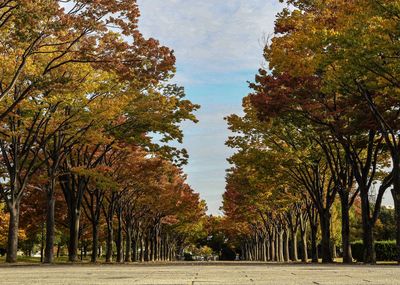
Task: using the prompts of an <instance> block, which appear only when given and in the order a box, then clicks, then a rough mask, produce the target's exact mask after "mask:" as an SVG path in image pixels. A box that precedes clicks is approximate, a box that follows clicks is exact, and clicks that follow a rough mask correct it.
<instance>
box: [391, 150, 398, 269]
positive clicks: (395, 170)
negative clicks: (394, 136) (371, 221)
mask: <svg viewBox="0 0 400 285" xmlns="http://www.w3.org/2000/svg"><path fill="white" fill-rule="evenodd" d="M392 173H393V188H392V197H393V201H394V211H395V220H396V260H397V262H398V263H400V159H399V158H398V157H397V156H394V159H393V172H392Z"/></svg>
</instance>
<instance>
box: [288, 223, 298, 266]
mask: <svg viewBox="0 0 400 285" xmlns="http://www.w3.org/2000/svg"><path fill="white" fill-rule="evenodd" d="M290 235H291V237H292V238H291V240H290V242H291V247H290V251H291V258H292V261H294V262H296V261H298V260H299V257H298V252H297V231H296V229H295V227H293V226H291V227H290Z"/></svg>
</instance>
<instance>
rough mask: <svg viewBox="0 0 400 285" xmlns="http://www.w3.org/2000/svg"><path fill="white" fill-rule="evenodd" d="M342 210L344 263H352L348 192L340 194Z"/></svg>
mask: <svg viewBox="0 0 400 285" xmlns="http://www.w3.org/2000/svg"><path fill="white" fill-rule="evenodd" d="M340 201H341V210H342V247H343V263H347V264H349V263H352V262H353V258H352V256H351V248H350V246H351V245H350V216H349V197H348V195H347V194H346V193H342V194H340Z"/></svg>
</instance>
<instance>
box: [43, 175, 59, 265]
mask: <svg viewBox="0 0 400 285" xmlns="http://www.w3.org/2000/svg"><path fill="white" fill-rule="evenodd" d="M54 183H55V182H54V181H53V182H51V185H50V186H49V187H51V189H48V190H47V212H46V249H45V253H44V263H53V261H54V240H55V218H54V210H55V203H56V201H55V198H54Z"/></svg>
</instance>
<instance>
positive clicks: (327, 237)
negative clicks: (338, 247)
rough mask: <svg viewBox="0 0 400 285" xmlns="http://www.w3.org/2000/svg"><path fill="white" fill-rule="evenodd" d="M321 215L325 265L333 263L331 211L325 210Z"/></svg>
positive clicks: (322, 247) (322, 249)
mask: <svg viewBox="0 0 400 285" xmlns="http://www.w3.org/2000/svg"><path fill="white" fill-rule="evenodd" d="M319 214H320V224H321V235H322V239H321V255H322V262H323V263H332V262H333V260H332V255H331V246H330V243H331V230H330V223H331V214H330V212H329V209H324V210H323V211H322V212H320V213H319Z"/></svg>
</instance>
